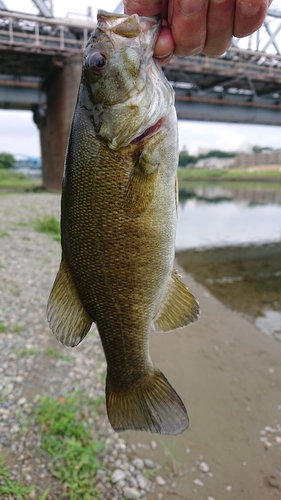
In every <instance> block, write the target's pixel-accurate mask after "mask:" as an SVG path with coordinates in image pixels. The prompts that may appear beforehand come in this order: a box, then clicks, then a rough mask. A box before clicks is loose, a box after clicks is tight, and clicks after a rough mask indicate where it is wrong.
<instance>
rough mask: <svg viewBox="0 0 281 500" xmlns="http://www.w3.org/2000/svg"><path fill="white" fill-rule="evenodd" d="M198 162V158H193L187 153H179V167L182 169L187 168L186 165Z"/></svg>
mask: <svg viewBox="0 0 281 500" xmlns="http://www.w3.org/2000/svg"><path fill="white" fill-rule="evenodd" d="M195 162H196V157H195V156H191V155H189V154H188V152H187V151H180V153H179V166H180V167H185V166H186V165H188V164H190V163H195Z"/></svg>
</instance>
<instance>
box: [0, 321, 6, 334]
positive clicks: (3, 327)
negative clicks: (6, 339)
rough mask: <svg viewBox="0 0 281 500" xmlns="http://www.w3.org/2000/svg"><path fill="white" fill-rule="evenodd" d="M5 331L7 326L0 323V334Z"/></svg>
mask: <svg viewBox="0 0 281 500" xmlns="http://www.w3.org/2000/svg"><path fill="white" fill-rule="evenodd" d="M6 330H7V326H6V325H4V323H0V333H5V332H6Z"/></svg>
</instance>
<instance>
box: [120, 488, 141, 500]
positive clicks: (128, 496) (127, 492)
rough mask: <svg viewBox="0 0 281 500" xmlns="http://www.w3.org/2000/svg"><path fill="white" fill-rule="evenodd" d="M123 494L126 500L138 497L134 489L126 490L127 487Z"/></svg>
mask: <svg viewBox="0 0 281 500" xmlns="http://www.w3.org/2000/svg"><path fill="white" fill-rule="evenodd" d="M123 493H124V497H125V498H126V500H135V499H138V498H139V496H140V494H139V491H138V490H137V489H136V488H128V487H127V486H126V488H124V489H123Z"/></svg>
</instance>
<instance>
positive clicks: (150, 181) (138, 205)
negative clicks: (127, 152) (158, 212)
mask: <svg viewBox="0 0 281 500" xmlns="http://www.w3.org/2000/svg"><path fill="white" fill-rule="evenodd" d="M156 178H157V170H155V171H154V172H151V173H147V172H145V171H144V170H143V169H142V168H141V166H140V164H139V163H136V165H135V166H134V168H133V170H132V172H131V174H130V177H129V180H128V183H127V186H126V190H125V199H124V209H125V210H126V212H128V213H129V214H130V215H131V216H132V217H137V216H139V215H140V214H141V213H143V212H144V211H145V210H146V209H147V207H148V205H149V204H150V203H151V201H152V199H153V195H154V189H155V183H156Z"/></svg>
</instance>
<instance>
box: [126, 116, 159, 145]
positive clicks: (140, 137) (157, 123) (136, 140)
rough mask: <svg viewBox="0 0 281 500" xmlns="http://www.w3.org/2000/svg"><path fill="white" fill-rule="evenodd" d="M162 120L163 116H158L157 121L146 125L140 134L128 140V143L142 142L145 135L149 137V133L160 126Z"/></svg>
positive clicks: (154, 131) (151, 133) (153, 132)
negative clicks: (148, 125) (149, 125)
mask: <svg viewBox="0 0 281 500" xmlns="http://www.w3.org/2000/svg"><path fill="white" fill-rule="evenodd" d="M162 121H163V118H160V120H158V122H156V123H155V124H154V125H152V126H151V127H148V128H147V129H146V130H145V131H144V132H143V133H142V134H141V135H139V136H138V137H135V139H133V140H132V141H131V142H130V144H139V143H140V142H142V141H143V140H144V139H146V138H147V137H150V136H151V135H153V134H155V133H156V132H158V130H159V129H160V127H161V125H162Z"/></svg>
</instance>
